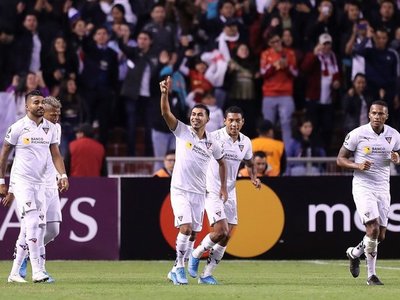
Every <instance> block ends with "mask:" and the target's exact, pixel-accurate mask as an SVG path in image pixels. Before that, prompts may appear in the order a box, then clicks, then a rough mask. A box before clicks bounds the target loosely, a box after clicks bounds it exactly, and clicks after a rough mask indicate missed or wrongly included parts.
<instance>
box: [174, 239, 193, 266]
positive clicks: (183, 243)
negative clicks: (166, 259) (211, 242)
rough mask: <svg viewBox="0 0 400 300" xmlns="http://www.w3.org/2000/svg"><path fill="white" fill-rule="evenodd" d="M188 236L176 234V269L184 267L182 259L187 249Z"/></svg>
mask: <svg viewBox="0 0 400 300" xmlns="http://www.w3.org/2000/svg"><path fill="white" fill-rule="evenodd" d="M189 238H190V235H185V234H182V233H180V232H179V233H178V236H177V237H176V262H175V264H176V267H177V268H181V267H184V266H185V263H184V257H185V254H186V251H187V249H188V243H189Z"/></svg>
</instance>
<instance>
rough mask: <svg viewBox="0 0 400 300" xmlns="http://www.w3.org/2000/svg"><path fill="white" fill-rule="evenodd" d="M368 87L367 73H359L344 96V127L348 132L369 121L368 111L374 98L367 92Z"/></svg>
mask: <svg viewBox="0 0 400 300" xmlns="http://www.w3.org/2000/svg"><path fill="white" fill-rule="evenodd" d="M366 87H367V81H366V79H365V75H364V74H361V73H358V74H356V76H355V77H354V79H353V86H352V87H351V88H350V89H349V90H348V91H347V93H346V95H344V97H343V103H342V107H343V112H344V114H345V116H344V125H343V127H344V130H345V133H346V134H347V133H348V132H350V131H352V130H353V129H355V128H356V127H358V126H360V125H364V124H367V123H368V121H369V119H368V111H369V107H370V105H371V103H372V102H373V100H374V99H373V98H372V97H371V96H370V95H368V94H367V93H366Z"/></svg>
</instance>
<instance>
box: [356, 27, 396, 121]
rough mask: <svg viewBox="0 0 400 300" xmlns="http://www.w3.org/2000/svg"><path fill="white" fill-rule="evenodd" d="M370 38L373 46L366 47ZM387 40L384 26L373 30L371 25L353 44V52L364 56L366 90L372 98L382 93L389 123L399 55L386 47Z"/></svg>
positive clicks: (393, 101)
mask: <svg viewBox="0 0 400 300" xmlns="http://www.w3.org/2000/svg"><path fill="white" fill-rule="evenodd" d="M371 39H372V42H373V47H370V48H368V47H367V44H368V42H369V41H370V40H371ZM388 42H389V35H388V32H387V31H386V30H385V29H384V28H378V29H376V31H374V30H373V28H372V27H368V29H367V37H366V38H365V39H364V40H363V41H362V42H361V43H360V44H358V45H355V47H354V50H353V53H354V54H358V55H361V56H363V57H364V58H365V78H366V79H367V90H368V92H369V93H370V94H371V95H372V97H374V99H379V98H382V97H381V95H384V97H383V100H384V101H385V102H386V103H387V104H388V108H389V120H388V123H389V124H391V122H392V117H393V115H394V114H395V113H394V111H395V106H397V104H396V103H395V94H396V83H397V78H398V77H399V56H398V55H397V52H396V51H395V50H393V49H390V48H388ZM392 125H393V124H392ZM395 127H396V126H395Z"/></svg>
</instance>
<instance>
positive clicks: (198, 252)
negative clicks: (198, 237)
mask: <svg viewBox="0 0 400 300" xmlns="http://www.w3.org/2000/svg"><path fill="white" fill-rule="evenodd" d="M214 245H215V243H214V242H213V241H212V240H211V238H210V234H207V235H206V236H205V237H204V239H203V240H202V241H201V243H200V245H198V246H197V248H196V249H194V250H193V252H192V255H193V257H195V258H200V257H201V256H202V255H203V253H204V252H206V251H208V250H210V249H211V248H212V247H214Z"/></svg>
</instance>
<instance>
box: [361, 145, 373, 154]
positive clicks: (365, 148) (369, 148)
mask: <svg viewBox="0 0 400 300" xmlns="http://www.w3.org/2000/svg"><path fill="white" fill-rule="evenodd" d="M363 152H364V153H365V154H370V153H371V147H370V146H365V147H364V148H363Z"/></svg>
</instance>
